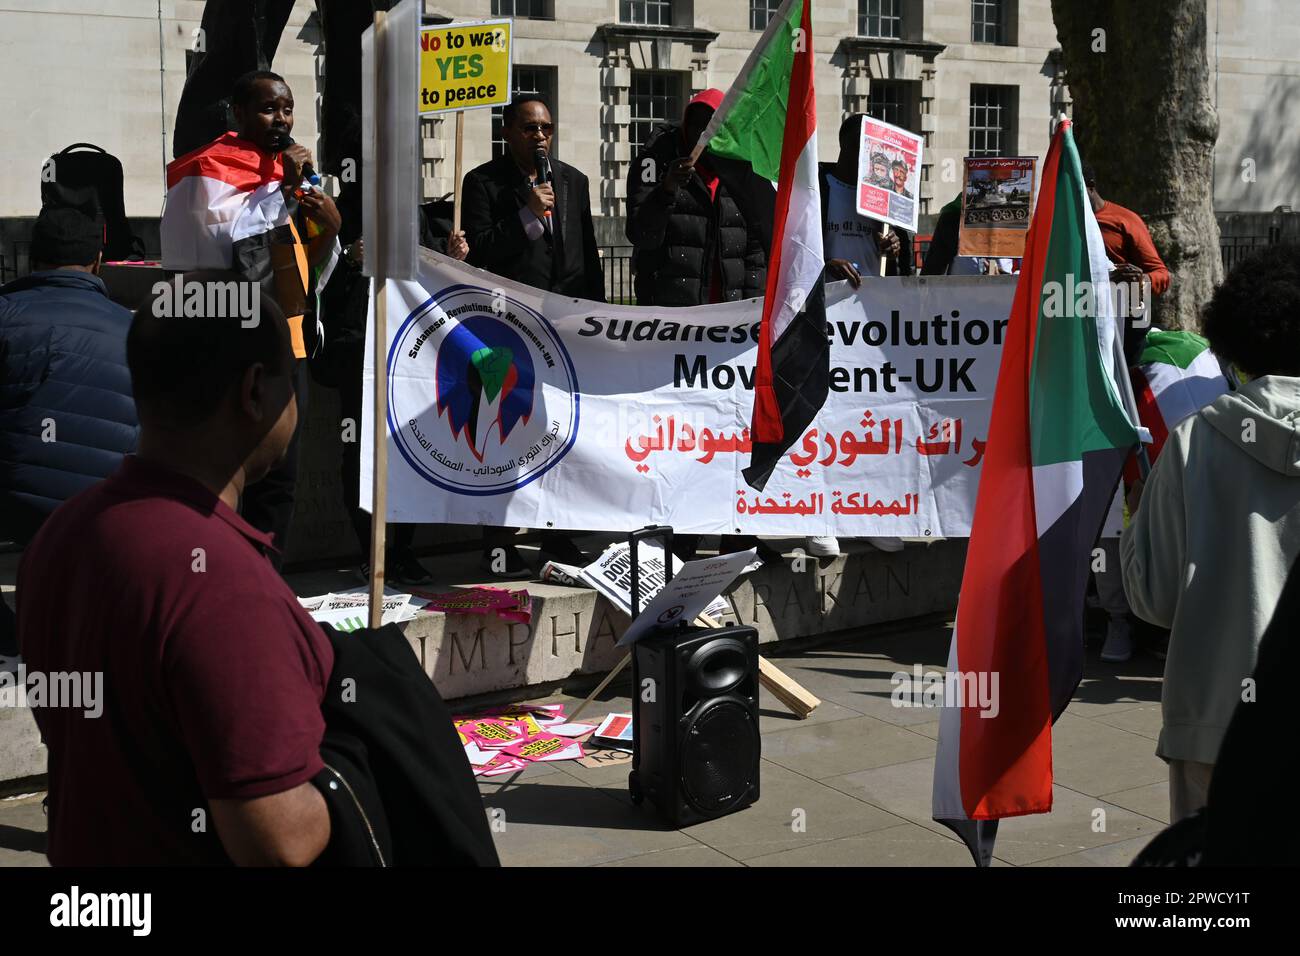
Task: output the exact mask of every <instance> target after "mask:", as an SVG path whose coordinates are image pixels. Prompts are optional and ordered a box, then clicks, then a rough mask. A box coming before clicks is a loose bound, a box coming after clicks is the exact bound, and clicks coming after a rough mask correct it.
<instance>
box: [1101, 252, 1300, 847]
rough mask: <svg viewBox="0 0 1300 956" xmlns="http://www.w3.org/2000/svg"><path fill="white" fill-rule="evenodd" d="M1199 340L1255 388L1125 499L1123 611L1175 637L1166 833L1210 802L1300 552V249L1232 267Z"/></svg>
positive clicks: (1190, 433)
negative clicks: (1259, 652)
mask: <svg viewBox="0 0 1300 956" xmlns="http://www.w3.org/2000/svg"><path fill="white" fill-rule="evenodd" d="M1202 332H1203V333H1204V335H1205V337H1206V338H1207V339H1208V340H1209V342H1210V347H1211V348H1212V349H1213V350H1214V351H1215V352H1216V353H1217V354H1218V355H1219V356H1220V358H1222V359H1224V360H1225V361H1228V362H1231V363H1232V364H1233V365H1234V366H1235V367H1236V369H1237V370H1238V372H1239V373H1241V376H1242V378H1248V379H1249V381H1247V382H1246V384H1244V385H1243V386H1242V387H1241V388H1240V389H1239V390H1238V391H1235V392H1229V393H1228V394H1226V395H1223V396H1221V397H1220V398H1218V399H1217V400H1216V401H1214V402H1213V403H1212V404H1210V405H1208V406H1206V407H1205V408H1203V409H1201V410H1200V411H1199V412H1197V413H1196V414H1195V415H1192V416H1191V417H1189V418H1187V419H1186V420H1185V421H1183V422H1182V424H1180V425H1179V426H1178V427H1177V428H1175V429H1174V430H1173V431H1172V432H1171V433H1170V435H1169V439H1168V441H1167V443H1166V444H1165V447H1164V450H1163V452H1162V454H1161V455H1160V458H1159V460H1158V461H1157V462H1156V464H1155V467H1154V468H1152V470H1151V474H1150V476H1149V477H1148V478H1147V480H1146V482H1145V490H1144V489H1143V486H1142V483H1139V484H1138V485H1137V486H1136V487H1135V488H1134V489H1133V493H1132V494H1131V495H1130V503H1129V504H1130V509H1135V514H1134V518H1133V522H1132V524H1131V525H1130V526H1129V527H1128V528H1127V529H1126V530H1125V531H1124V534H1123V536H1122V537H1121V538H1120V560H1121V563H1122V565H1123V570H1124V589H1125V592H1126V593H1127V594H1128V599H1129V604H1130V605H1131V606H1132V608H1133V611H1134V613H1136V614H1137V615H1138V616H1139V617H1141V618H1142V619H1144V620H1146V621H1150V622H1151V623H1152V624H1155V625H1157V626H1159V627H1165V628H1169V629H1170V632H1171V633H1170V639H1169V652H1168V657H1167V659H1166V661H1165V679H1164V691H1163V694H1162V699H1161V706H1162V710H1163V716H1164V726H1163V728H1162V729H1161V732H1160V740H1159V743H1158V744H1157V747H1156V753H1157V754H1158V755H1159V756H1160V757H1162V758H1163V759H1164V760H1166V761H1167V762H1168V763H1169V800H1170V822H1171V823H1175V822H1177V821H1178V820H1180V819H1182V818H1184V817H1187V816H1190V815H1192V814H1194V813H1195V812H1196V811H1197V810H1198V809H1200V808H1201V807H1203V806H1204V805H1205V802H1206V796H1207V793H1208V788H1209V783H1210V776H1211V773H1212V772H1213V770H1214V763H1215V760H1216V758H1217V755H1218V752H1219V745H1220V743H1221V742H1222V740H1223V736H1224V733H1225V731H1226V729H1227V726H1228V722H1229V720H1231V718H1232V714H1233V710H1234V709H1235V708H1236V706H1237V704H1238V702H1240V701H1243V700H1251V699H1253V696H1252V695H1253V687H1252V685H1251V682H1250V680H1249V678H1250V676H1251V672H1252V670H1253V669H1254V666H1255V655H1256V649H1257V647H1258V645H1259V641H1260V638H1261V636H1262V635H1263V633H1264V629H1265V628H1266V627H1267V626H1268V623H1269V620H1270V619H1271V618H1272V616H1273V612H1274V609H1275V608H1276V606H1277V602H1278V598H1279V596H1280V595H1281V593H1282V588H1283V585H1284V584H1285V582H1286V577H1287V572H1288V570H1289V568H1290V567H1291V564H1292V563H1293V562H1294V561H1295V560H1296V557H1297V556H1298V555H1300V247H1297V246H1274V247H1271V248H1269V249H1268V250H1266V251H1264V252H1263V253H1260V254H1259V255H1257V256H1255V257H1252V258H1251V259H1248V260H1246V261H1244V262H1242V263H1241V264H1240V265H1238V266H1237V268H1235V269H1234V270H1233V271H1232V273H1231V274H1230V275H1229V276H1228V278H1227V280H1226V281H1225V282H1224V283H1223V285H1221V286H1220V287H1219V288H1218V289H1217V290H1216V291H1215V294H1214V297H1213V299H1211V301H1210V303H1209V305H1207V306H1206V307H1205V311H1204V315H1203V320H1202ZM1139 499H1140V507H1139V506H1138V501H1139Z"/></svg>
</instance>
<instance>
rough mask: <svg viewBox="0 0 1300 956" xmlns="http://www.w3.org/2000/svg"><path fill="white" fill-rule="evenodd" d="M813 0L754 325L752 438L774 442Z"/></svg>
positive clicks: (794, 78) (780, 434)
mask: <svg viewBox="0 0 1300 956" xmlns="http://www.w3.org/2000/svg"><path fill="white" fill-rule="evenodd" d="M811 8H812V2H811V0H804V5H803V12H802V14H801V15H800V20H799V26H800V28H801V29H802V30H803V48H802V49H801V50H796V51H795V55H794V65H793V66H792V67H791V69H790V98H789V100H788V101H787V103H786V111H785V132H784V135H783V136H782V138H781V174H780V176H779V177H778V179H777V188H776V212H775V219H774V222H773V227H772V251H771V254H770V255H769V256H768V261H767V292H766V294H765V295H764V296H763V317H762V321H761V322H760V323H759V326H758V365H757V367H756V368H755V370H754V414H753V419H752V421H751V423H750V429H751V431H752V432H753V435H754V440H755V441H759V442H768V443H776V442H780V441H782V440H783V439H784V438H785V426H784V424H783V423H782V421H781V407H780V403H779V402H778V401H777V398H776V385H775V384H774V382H773V378H772V312H773V310H774V309H775V308H776V306H777V302H776V288H777V283H778V282H779V281H780V277H781V267H782V264H783V259H784V257H783V255H782V252H783V249H782V247H783V246H784V245H785V223H786V219H787V218H788V217H789V215H790V194H791V192H792V191H793V189H794V174H795V165H796V164H797V162H798V160H799V156H800V154H801V153H803V150H804V147H805V146H807V145H808V140H809V138H810V137H811V136H812V132H813V125H815V123H816V120H815V119H814V120H813V124H812V125H810V124H809V117H815V116H816V115H817V114H816V103H815V102H814V101H813V76H812V69H813V66H812V48H813V38H812V9H811Z"/></svg>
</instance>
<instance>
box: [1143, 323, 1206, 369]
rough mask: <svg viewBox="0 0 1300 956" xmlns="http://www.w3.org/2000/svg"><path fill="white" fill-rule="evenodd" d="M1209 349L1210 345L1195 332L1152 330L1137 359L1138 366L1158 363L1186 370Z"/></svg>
mask: <svg viewBox="0 0 1300 956" xmlns="http://www.w3.org/2000/svg"><path fill="white" fill-rule="evenodd" d="M1209 347H1210V343H1209V342H1208V341H1207V340H1206V339H1205V338H1203V337H1201V336H1199V335H1197V334H1196V333H1195V332H1183V331H1174V332H1166V331H1164V330H1163V329H1152V330H1151V331H1150V332H1148V333H1147V340H1146V344H1145V345H1144V346H1143V348H1142V355H1141V357H1140V358H1139V359H1138V364H1139V365H1148V364H1150V363H1152V362H1159V363H1161V364H1163V365H1176V366H1177V367H1178V368H1183V369H1185V368H1187V367H1188V366H1190V365H1191V364H1192V362H1194V361H1195V360H1196V357H1197V356H1198V355H1200V354H1201V353H1202V352H1204V351H1205V350H1206V349H1208V348H1209Z"/></svg>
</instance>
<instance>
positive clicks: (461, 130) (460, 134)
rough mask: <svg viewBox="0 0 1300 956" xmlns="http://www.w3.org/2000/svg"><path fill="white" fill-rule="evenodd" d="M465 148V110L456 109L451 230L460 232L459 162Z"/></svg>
mask: <svg viewBox="0 0 1300 956" xmlns="http://www.w3.org/2000/svg"><path fill="white" fill-rule="evenodd" d="M464 150H465V111H464V110H457V111H456V172H455V173H454V176H455V178H454V179H453V180H452V181H451V188H452V189H453V190H455V197H456V198H455V201H454V202H453V203H452V207H451V209H452V212H451V231H452V232H453V233H457V232H460V198H461V197H460V194H461V188H460V186H461V171H460V170H461V162H462V159H461V158H462V156H463V155H464Z"/></svg>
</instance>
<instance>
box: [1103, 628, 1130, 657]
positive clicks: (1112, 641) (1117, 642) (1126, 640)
mask: <svg viewBox="0 0 1300 956" xmlns="http://www.w3.org/2000/svg"><path fill="white" fill-rule="evenodd" d="M1132 656H1133V626H1132V625H1131V624H1129V622H1128V621H1126V620H1124V619H1122V618H1111V619H1110V623H1109V624H1108V625H1106V643H1105V644H1103V645H1102V646H1101V659H1102V660H1103V661H1105V662H1106V663H1107V664H1123V663H1124V662H1125V661H1127V660H1128V659H1129V658H1131V657H1132Z"/></svg>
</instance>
